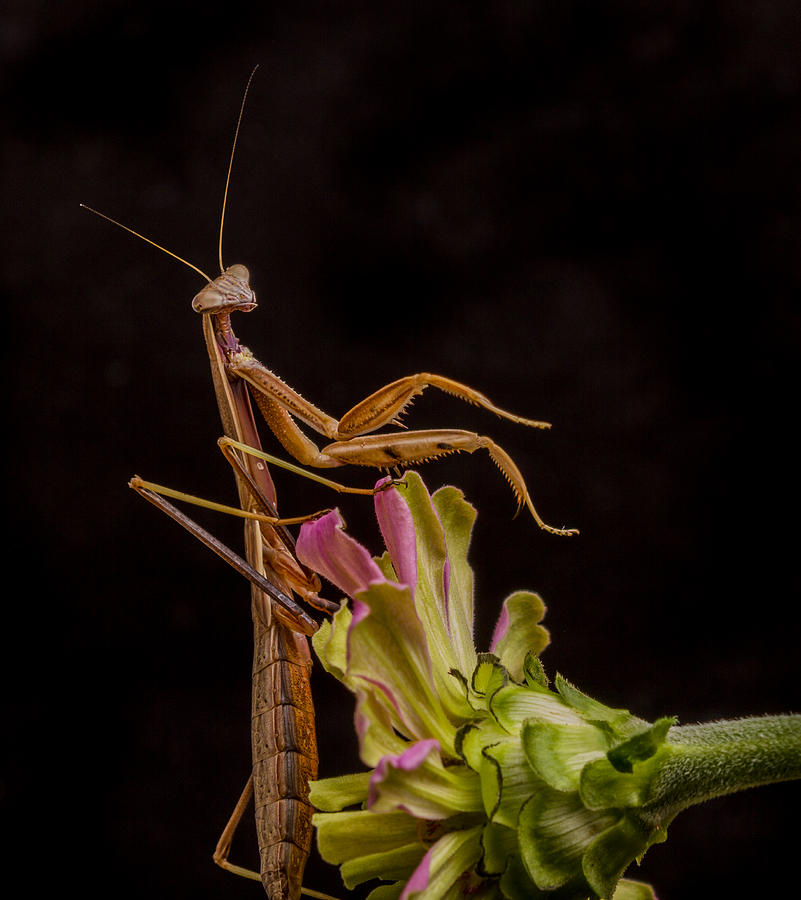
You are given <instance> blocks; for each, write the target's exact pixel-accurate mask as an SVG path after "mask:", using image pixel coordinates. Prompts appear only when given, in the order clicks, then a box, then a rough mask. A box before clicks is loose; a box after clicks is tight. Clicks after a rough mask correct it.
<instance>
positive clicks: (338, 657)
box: [312, 605, 352, 684]
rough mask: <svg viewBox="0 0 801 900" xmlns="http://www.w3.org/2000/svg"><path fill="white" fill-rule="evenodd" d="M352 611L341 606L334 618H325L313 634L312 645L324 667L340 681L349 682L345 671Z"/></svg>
mask: <svg viewBox="0 0 801 900" xmlns="http://www.w3.org/2000/svg"><path fill="white" fill-rule="evenodd" d="M351 618H352V615H351V611H350V609H348V607H347V606H344V605H343V606H341V607H340V608H339V609H338V610H337V612H336V613H334V617H333V619H332V620H331V621H330V622H329V621H328V619H324V620H323V621H322V623H321V624H320V628H319V630H318V631H317V633H316V634H315V635H313V636H312V646H313V647H314V652H315V653H316V654H317V656H318V658H319V659H320V662H321V663H322V665H323V668H324V669H325V670H326V672H328V673H329V674H331V675H333V676H334V678H336V679H337V680H338V681H341V682H343V683H344V684H347V677H346V675H345V671H346V669H347V665H348V652H347V638H348V628H349V627H350V622H351Z"/></svg>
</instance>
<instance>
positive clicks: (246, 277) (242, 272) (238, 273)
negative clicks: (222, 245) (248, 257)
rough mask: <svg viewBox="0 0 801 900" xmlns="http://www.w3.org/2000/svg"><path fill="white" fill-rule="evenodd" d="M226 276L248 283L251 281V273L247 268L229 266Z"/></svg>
mask: <svg viewBox="0 0 801 900" xmlns="http://www.w3.org/2000/svg"><path fill="white" fill-rule="evenodd" d="M225 274H226V275H231V276H233V277H234V278H238V279H240V281H244V282H246V283H247V282H248V281H250V272H248V270H247V268H246V267H245V266H242V265H235V266H228V268H227V269H226V270H225Z"/></svg>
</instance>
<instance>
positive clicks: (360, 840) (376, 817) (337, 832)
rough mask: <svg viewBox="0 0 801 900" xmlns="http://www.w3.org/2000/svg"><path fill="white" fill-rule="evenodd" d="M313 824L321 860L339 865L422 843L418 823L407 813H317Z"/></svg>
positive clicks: (367, 811)
mask: <svg viewBox="0 0 801 900" xmlns="http://www.w3.org/2000/svg"><path fill="white" fill-rule="evenodd" d="M312 821H313V823H314V827H315V828H316V829H317V848H318V850H319V851H320V856H322V858H323V859H324V860H325V861H326V862H329V863H334V864H335V865H339V864H340V863H343V862H346V861H348V860H351V859H356V858H358V857H359V856H370V855H372V854H374V853H388V852H390V851H392V850H396V849H397V848H398V847H405V846H407V845H409V844H414V843H420V838H419V833H418V823H417V821H416V820H415V819H413V818H412V816H409V815H407V814H406V813H404V812H389V813H375V812H371V811H370V810H367V809H360V810H354V811H352V812H335V813H317V814H316V815H315V816H314V818H313V820H312Z"/></svg>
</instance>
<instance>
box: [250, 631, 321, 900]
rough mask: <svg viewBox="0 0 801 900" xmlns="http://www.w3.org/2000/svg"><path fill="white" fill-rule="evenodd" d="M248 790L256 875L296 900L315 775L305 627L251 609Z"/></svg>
mask: <svg viewBox="0 0 801 900" xmlns="http://www.w3.org/2000/svg"><path fill="white" fill-rule="evenodd" d="M253 637H254V656H253V710H252V726H251V736H252V743H253V795H254V799H255V804H256V831H257V834H258V839H259V853H260V856H261V880H262V884H263V885H264V889H265V891H266V892H267V896H268V897H269V898H270V900H298V898H299V897H300V887H301V884H302V881H303V869H304V867H305V865H306V859H307V857H308V855H309V849H310V847H311V838H312V824H311V817H312V813H313V809H312V807H311V806H310V804H309V801H308V796H309V781H310V780H312V779H314V778H316V777H317V740H316V736H315V730H314V708H313V706H312V697H311V688H310V685H309V672H310V669H311V658H310V655H309V645H308V643H307V641H306V638H305V637H303V635H300V634H296V633H295V632H293V631H291V630H290V629H288V628H286V627H284V626H283V625H280V624H278V623H276V622H275V619H273V624H272V625H271V626H269V627H266V626H265V625H264V623H263V622H262V621H261V620H260V617H258V616H256V617H254V635H253Z"/></svg>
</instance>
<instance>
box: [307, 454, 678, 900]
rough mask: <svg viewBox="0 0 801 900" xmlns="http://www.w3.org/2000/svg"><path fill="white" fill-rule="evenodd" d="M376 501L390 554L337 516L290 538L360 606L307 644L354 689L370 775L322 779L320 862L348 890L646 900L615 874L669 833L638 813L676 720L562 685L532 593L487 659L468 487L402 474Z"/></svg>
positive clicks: (515, 597)
mask: <svg viewBox="0 0 801 900" xmlns="http://www.w3.org/2000/svg"><path fill="white" fill-rule="evenodd" d="M375 508H376V513H377V516H378V521H379V526H380V528H381V532H382V535H383V537H384V541H385V544H386V547H387V551H386V552H385V553H384V555H383V556H381V557H380V558H377V559H373V558H372V557H371V555H370V554H369V553H368V551H367V550H366V549H365V548H364V547H362V546H361V545H360V544H359V543H358V542H356V541H355V540H353V539H352V538H351V537H349V536H348V535H347V534H346V533H345V532H344V531H343V529H342V520H341V518H340V517H339V514H338V512H337V511H336V510H335V511H334V512H332V513H329V514H328V515H326V516H324V517H322V518H320V519H318V520H316V521H314V522H310V523H307V524H305V525H304V526H303V529H302V531H301V534H300V538H299V540H298V544H297V549H298V555H299V558H300V559H301V560H302V561H303V562H304V563H305V564H306V565H309V566H310V567H312V568H313V569H314V570H316V571H317V572H319V573H320V574H321V575H323V576H324V577H325V578H327V579H328V580H329V581H331V582H333V584H335V585H336V586H338V587H339V588H340V589H341V590H343V591H344V592H345V593H346V594H348V596H349V597H351V599H352V601H353V602H352V608H348V607H346V606H343V608H342V609H341V610H340V611H339V612H338V613H337V614H336V615H335V616H334V619H333V622H332V623H330V624H329V623H326V624H324V626H323V627H322V628H321V630H320V631H319V632H318V634H317V635H316V636H315V638H314V649H315V651H316V653H317V655H318V656H319V658H320V660H321V662H322V664H323V666H324V667H325V668H326V670H327V671H328V672H330V673H331V674H333V675H334V676H335V677H336V678H338V679H339V680H340V681H341V682H342V683H343V684H344V685H345V686H346V687H347V688H348V689H349V690H350V691H352V692H353V694H354V695H355V698H356V710H355V727H356V732H357V735H358V738H359V754H360V757H361V761H362V763H364V765H365V766H366V767H367V770H366V771H363V772H360V773H355V774H351V775H344V776H339V777H336V778H328V779H323V780H320V781H317V782H315V783H313V784H312V788H311V802H312V803H313V804H314V806H315V807H316V808H317V809H318V810H321V812H319V813H318V814H317V815H316V816H315V818H314V823H315V826H316V828H317V840H318V846H319V850H320V854H321V855H322V857H323V858H324V859H326V860H327V861H329V862H332V863H335V864H338V865H340V867H341V874H342V878H343V881H344V883H345V885H346V886H347V887H348V888H353V887H355V886H356V885H358V884H362V883H364V882H367V881H369V880H372V879H380V880H381V881H382V882H384V884H382V885H380V886H378V887H376V888H375V889H374V890H373V891H372V892H371V893H370V895H369V900H396V898H401V900H406V898H410V897H413V896H419V897H421V898H426V900H433V898H440V897H442V898H460V897H466V896H470V897H481V898H485V897H486V898H490V897H498V898H501V897H503V898H511V900H523V898H537V897H543V898H549V900H586V898H595V897H604V898H608V897H612V896H614V898H615V900H647V898H652V900H653V898H654V894H653V891H652V890H651V888H650V887H649V886H648V885H646V884H643V883H640V882H635V881H627V880H621V877H620V876H621V875H622V872H623V870H624V869H625V868H626V866H627V865H628V864H629V862H630V861H631V860H632V859H633V858H634V857H635V856H639V855H641V854H642V853H643V852H644V851H645V849H646V848H647V847H648V846H649V844H650V843H652V842H653V841H654V840H661V839H663V836H664V832H663V830H662V829H660V828H659V827H654V826H644V825H643V824H642V823H641V822H640V821H639V820H638V819H636V818H634V817H632V816H630V815H629V810H628V808H627V805H630V804H631V803H632V802H636V801H637V797H636V796H635V795H636V794H637V790H638V787H639V788H642V783H643V777H644V776H642V775H641V772H642V768H643V765H644V764H646V763H647V761H648V760H649V759H651V758H652V757H653V756H654V755H655V754H657V753H658V752H659V748H660V746H661V744H662V743H663V741H664V735H665V732H666V731H667V728H668V727H669V725H670V720H662V721H660V722H658V723H657V724H656V725H654V726H650V725H649V724H648V723H647V722H644V721H642V720H641V719H638V718H636V717H634V716H632V715H630V714H629V713H628V712H626V711H625V710H616V709H609V708H608V707H606V706H603V705H602V704H600V703H597V702H596V701H594V700H592V699H590V698H589V697H587V696H586V695H584V694H582V693H581V692H580V691H578V690H577V689H576V688H574V687H573V686H572V685H570V684H569V683H568V682H566V681H565V680H564V679H562V678H560V677H557V679H556V684H555V687H556V690H551V689H550V688H549V687H548V680H547V678H546V676H545V673H544V670H543V668H542V665H541V664H540V662H539V659H538V656H537V654H539V653H540V652H541V651H542V650H543V649H544V647H545V646H546V644H547V643H548V634H547V632H546V630H545V629H544V628H543V627H542V625H541V624H540V620H541V618H542V616H543V613H544V606H543V603H542V601H541V600H540V598H539V597H538V596H537V595H536V594H533V593H529V592H527V591H519V592H516V593H514V594H512V595H511V596H510V597H508V598H507V599H506V600H505V602H504V604H503V610H502V612H501V615H500V618H499V620H498V623H497V625H496V628H495V632H494V635H493V638H492V643H491V645H490V652H489V653H477V652H476V650H475V647H474V645H473V575H472V571H471V569H470V567H469V565H468V563H467V550H468V546H469V543H470V533H471V529H472V525H473V521H474V520H475V516H476V513H475V510H474V509H473V507H471V506H470V505H469V504H468V503H467V502H465V500H464V498H463V495H462V493H461V492H460V491H459V490H457V489H456V488H453V487H445V488H442V489H441V490H439V491H437V492H436V493H435V494H434V495H433V496H429V494H428V492H427V490H426V488H425V486H424V485H423V482H422V480H421V479H420V477H419V476H418V475H417V474H416V473H414V472H408V473H407V474H406V476H405V478H404V481H403V482H402V483H400V484H398V485H397V487H390V488H388V489H386V490H384V491H382V492H380V493H377V494H376V496H375ZM610 751H614V754H616V755H615V756H614V760H615V765H616V766H617V768H615V766H614V765H613V764H612V763H610V762H609V758H610ZM598 763H600V764H601V767H602V771H600V772H596V770H595V768H594V766H596V764H598ZM607 768H609V769H611V773H612V774H611V776H610V773H609V772H608V771H607ZM632 769H633V770H634V775H631V774H628V773H631V772H632ZM588 772H589V773H590V776H591V777H588V780H587V786H586V789H585V786H584V784H583V781H584V775H585V773H588ZM632 778H633V782H632ZM627 779H628V780H627Z"/></svg>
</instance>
